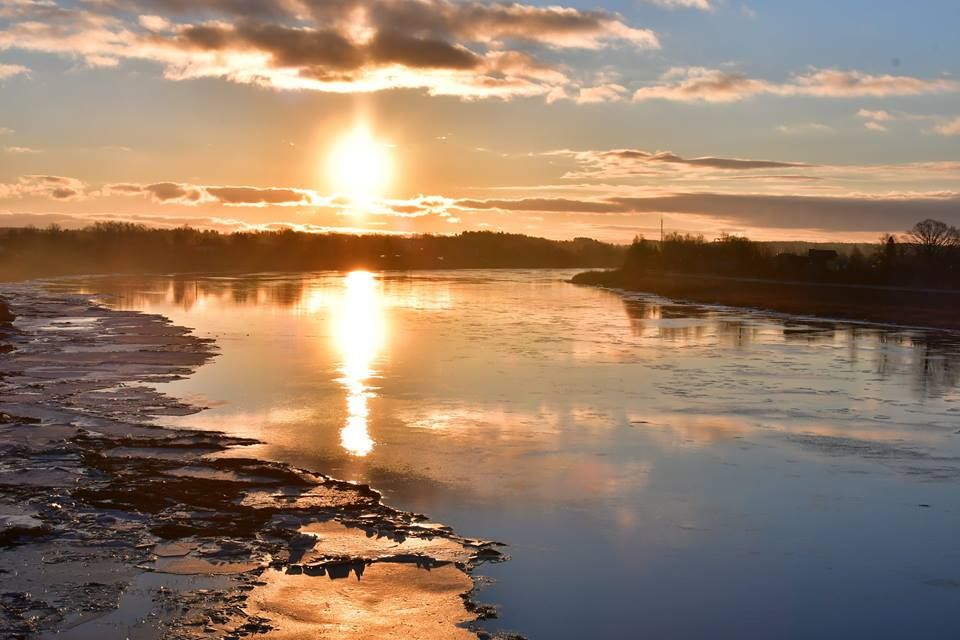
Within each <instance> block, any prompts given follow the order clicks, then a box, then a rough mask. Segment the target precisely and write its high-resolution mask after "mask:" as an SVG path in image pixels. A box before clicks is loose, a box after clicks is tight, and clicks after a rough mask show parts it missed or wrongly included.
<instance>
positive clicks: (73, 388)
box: [0, 285, 503, 639]
mask: <svg viewBox="0 0 960 640" xmlns="http://www.w3.org/2000/svg"><path fill="white" fill-rule="evenodd" d="M0 295H2V296H3V298H4V299H5V303H6V304H5V306H8V307H9V310H10V312H12V314H14V315H15V316H16V320H15V321H13V322H10V321H7V322H5V323H4V324H2V325H0V343H2V344H4V345H6V347H7V349H6V352H5V353H3V354H2V355H0V403H2V412H0V579H2V581H3V593H2V595H0V636H3V637H9V638H28V637H38V638H46V637H57V638H67V639H69V638H94V637H127V638H206V637H209V638H240V637H248V636H254V637H259V636H263V637H269V638H295V637H311V638H356V637H363V638H397V637H403V638H423V639H434V638H468V637H476V636H477V635H478V632H477V630H476V629H475V628H473V627H472V626H471V623H473V622H475V621H477V620H478V619H479V618H481V617H488V616H491V615H494V614H495V611H494V610H493V609H492V608H491V607H488V606H483V605H478V604H477V603H475V602H474V600H473V599H472V595H473V594H474V589H475V586H476V585H475V583H474V581H473V579H472V578H471V575H470V574H471V570H472V569H473V568H475V567H476V566H477V565H478V564H480V563H483V562H490V561H498V560H501V559H502V558H503V556H502V555H501V553H500V552H499V551H498V547H499V545H497V544H495V543H492V542H488V541H482V540H474V539H468V538H464V537H461V536H458V535H456V534H454V533H453V532H452V531H451V530H450V529H449V528H447V527H444V526H442V525H438V524H436V523H431V522H429V521H428V520H427V518H426V517H425V516H422V515H417V514H412V513H406V512H401V511H398V510H395V509H392V508H390V507H388V506H386V505H384V504H383V503H382V501H381V498H380V494H378V493H377V492H376V491H373V490H372V489H370V488H369V487H367V486H365V485H360V484H353V483H347V482H341V481H337V480H334V479H332V478H329V477H327V476H325V475H322V474H320V473H317V472H314V471H307V470H304V469H298V468H294V467H291V466H289V465H284V464H279V463H273V462H264V461H260V460H256V459H251V458H245V457H243V455H242V448H243V447H244V446H247V445H250V444H254V443H255V441H254V440H249V439H244V438H237V437H228V436H225V435H223V434H220V433H217V432H210V431H202V432H201V431H190V430H183V429H177V430H173V429H166V428H161V427H158V426H155V425H152V424H149V421H150V420H151V419H153V418H155V417H156V416H160V415H164V416H171V415H178V416H183V415H190V414H192V413H194V412H196V411H198V410H199V409H200V408H198V407H193V406H190V405H187V404H184V403H182V402H179V401H177V400H174V399H173V398H171V397H169V396H166V395H163V394H161V393H159V392H157V391H156V390H155V389H154V388H153V387H152V386H151V385H155V384H157V383H161V382H165V381H171V380H175V379H178V378H181V377H184V376H187V375H189V374H190V373H191V372H193V371H194V370H195V369H196V368H197V367H199V366H201V365H203V364H204V363H205V362H207V361H208V360H209V359H211V358H213V357H215V356H216V353H217V351H216V347H215V345H214V344H212V342H211V341H209V340H205V339H201V338H198V337H196V336H194V335H192V334H191V333H190V331H189V330H188V329H185V328H182V327H177V326H174V325H172V324H171V323H170V322H169V321H167V320H166V319H164V318H163V317H162V316H158V315H150V314H142V313H138V312H125V311H114V310H108V309H105V308H104V307H101V306H97V305H92V304H91V303H90V302H89V301H88V300H87V299H86V298H84V297H82V296H68V295H52V294H49V293H44V292H42V291H41V290H39V289H38V288H36V287H33V286H31V285H9V286H7V287H5V288H4V290H3V291H2V292H0ZM226 452H229V453H230V455H229V456H221V455H220V454H224V453H226ZM481 635H482V634H481Z"/></svg>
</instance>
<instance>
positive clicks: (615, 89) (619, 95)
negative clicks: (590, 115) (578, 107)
mask: <svg viewBox="0 0 960 640" xmlns="http://www.w3.org/2000/svg"><path fill="white" fill-rule="evenodd" d="M628 94H629V91H627V88H626V87H624V86H623V85H619V84H616V83H612V82H611V83H607V84H601V85H597V86H595V87H585V88H582V89H580V91H579V93H578V94H577V98H576V102H577V104H596V103H599V102H619V101H621V100H623V99H624V97H625V96H627V95H628Z"/></svg>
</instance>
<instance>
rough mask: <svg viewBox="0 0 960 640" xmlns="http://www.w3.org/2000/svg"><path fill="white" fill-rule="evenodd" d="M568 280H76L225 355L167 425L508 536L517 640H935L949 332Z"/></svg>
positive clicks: (955, 483) (508, 274) (456, 523)
mask: <svg viewBox="0 0 960 640" xmlns="http://www.w3.org/2000/svg"><path fill="white" fill-rule="evenodd" d="M570 275H572V272H565V271H459V272H421V273H381V274H368V273H353V274H340V273H318V274H303V275H290V274H259V275H255V276H244V277H199V276H198V277H192V276H181V277H175V278H170V277H149V278H146V277H144V278H98V279H91V280H87V281H83V280H80V281H72V282H71V283H70V284H69V285H67V287H68V288H70V289H73V290H79V291H85V292H97V293H104V294H108V296H109V297H107V298H105V299H106V300H107V301H108V302H110V303H111V304H113V305H115V306H117V307H120V308H124V309H140V310H144V311H149V312H156V313H162V314H164V315H166V316H168V317H169V318H171V319H172V320H173V321H174V322H175V323H178V324H183V325H187V326H191V327H195V328H196V329H197V331H198V333H200V334H201V335H206V336H212V337H214V338H216V340H217V344H218V345H219V346H220V348H221V350H222V352H221V355H220V356H219V357H218V358H217V359H216V360H215V361H214V362H213V363H212V364H209V365H206V366H204V367H203V368H201V369H200V370H199V371H198V372H197V373H196V374H195V375H193V376H192V377H191V378H189V379H187V380H181V381H177V382H174V383H171V384H169V385H166V386H165V388H164V390H165V391H167V392H170V393H173V394H175V395H177V396H180V397H184V398H188V399H190V400H192V401H194V402H198V403H201V404H203V405H205V406H209V407H210V408H209V409H208V410H207V411H204V412H203V413H200V414H197V415H194V416H189V417H186V418H183V419H182V420H181V419H164V420H165V421H166V422H169V423H171V424H184V425H188V426H199V427H203V428H210V429H217V430H222V431H225V432H228V433H230V434H234V435H241V436H252V437H255V438H258V439H260V440H261V441H263V442H264V443H265V444H263V445H260V446H257V447H254V448H253V451H251V450H249V449H247V450H245V451H243V452H242V453H243V455H251V454H255V455H257V456H261V457H267V458H272V459H277V460H282V461H286V462H290V463H293V464H297V465H300V466H304V467H309V468H314V469H317V470H321V471H324V472H327V473H329V474H331V475H334V476H337V477H340V478H345V479H349V480H355V481H360V482H367V483H370V484H372V485H373V486H374V487H375V488H377V489H379V490H381V491H382V492H383V493H384V494H385V499H386V501H387V503H389V504H391V505H392V506H395V507H398V508H402V509H407V510H413V511H418V512H422V513H426V514H429V515H430V516H431V518H433V519H435V520H438V521H441V522H444V523H446V524H450V525H452V526H453V527H455V528H456V529H457V530H458V531H459V532H460V533H463V534H466V535H473V536H479V537H487V538H494V539H499V540H503V541H504V542H507V543H509V545H510V547H509V553H510V555H511V556H512V560H511V561H510V562H508V563H505V564H500V565H492V566H486V567H484V568H483V570H482V573H483V574H484V575H488V576H491V577H493V578H494V579H495V581H494V583H493V584H492V585H491V586H489V587H487V588H486V590H485V592H484V596H483V598H482V599H485V600H488V601H493V602H496V603H500V604H501V605H502V608H501V611H500V613H501V616H500V619H499V620H496V621H492V622H490V623H489V624H488V625H487V626H488V627H489V628H490V629H493V630H511V631H515V632H519V633H523V634H525V635H527V636H529V637H530V638H532V639H555V638H584V637H590V638H626V637H652V638H724V637H757V638H759V637H776V638H810V637H820V638H824V637H838V638H839V637H844V638H859V637H864V638H902V637H906V636H910V637H928V638H936V637H955V636H953V635H952V634H953V633H955V631H956V629H957V628H958V625H960V544H958V540H960V391H958V382H960V339H958V336H957V335H956V334H949V333H928V332H923V331H918V330H904V329H899V330H896V329H881V328H876V327H869V326H864V325H854V324H843V323H832V322H823V321H817V322H814V321H807V320H800V319H789V318H785V317H778V316H773V315H768V314H762V313H754V312H747V311H737V310H724V309H716V308H705V307H700V306H696V305H689V304H674V303H669V302H667V301H664V300H661V299H657V298H655V297H648V296H642V295H633V296H629V297H626V298H624V297H622V296H620V295H617V294H614V293H611V292H607V291H601V290H597V289H592V288H585V287H578V286H575V285H571V284H568V283H566V282H565V280H566V279H567V278H569V277H570Z"/></svg>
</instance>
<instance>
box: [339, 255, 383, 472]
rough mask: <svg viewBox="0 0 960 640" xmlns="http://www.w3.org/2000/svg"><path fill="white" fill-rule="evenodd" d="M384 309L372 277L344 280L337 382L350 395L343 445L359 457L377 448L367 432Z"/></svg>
mask: <svg viewBox="0 0 960 640" xmlns="http://www.w3.org/2000/svg"><path fill="white" fill-rule="evenodd" d="M381 305H382V300H381V291H380V288H379V285H378V283H377V280H376V278H374V276H373V274H371V273H368V272H366V271H354V272H352V273H350V274H348V275H347V276H346V278H344V292H343V299H342V300H341V302H340V305H339V308H338V309H337V313H336V314H335V316H334V334H333V335H334V338H335V340H336V343H337V346H338V347H339V348H340V353H341V355H342V358H343V359H342V362H341V366H340V372H341V374H342V377H341V378H340V379H339V380H338V381H339V382H340V384H342V385H343V387H344V389H345V390H346V392H347V419H346V423H345V424H344V426H343V428H342V429H341V430H340V444H341V446H343V448H344V449H345V450H346V451H347V452H348V453H350V454H351V455H354V456H360V457H362V456H365V455H367V454H368V453H370V451H372V450H373V445H374V442H373V439H372V438H371V437H370V432H369V430H368V416H369V407H368V402H369V400H370V398H374V397H376V391H375V389H374V388H373V387H372V386H371V385H370V384H369V381H370V379H371V378H373V377H374V376H375V375H376V372H375V371H374V369H373V366H374V363H375V361H376V359H377V356H378V354H379V352H380V349H381V348H382V346H383V343H384V339H385V334H386V326H385V324H386V323H385V318H384V315H383V309H382V306H381Z"/></svg>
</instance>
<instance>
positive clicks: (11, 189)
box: [0, 175, 86, 201]
mask: <svg viewBox="0 0 960 640" xmlns="http://www.w3.org/2000/svg"><path fill="white" fill-rule="evenodd" d="M85 188H86V185H85V184H84V183H83V182H82V181H80V180H77V179H76V178H66V177H63V176H45V175H27V176H20V177H19V178H17V181H16V182H12V183H0V199H8V198H26V197H39V198H50V199H53V200H61V201H62V200H76V199H79V198H82V197H84V191H85Z"/></svg>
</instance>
